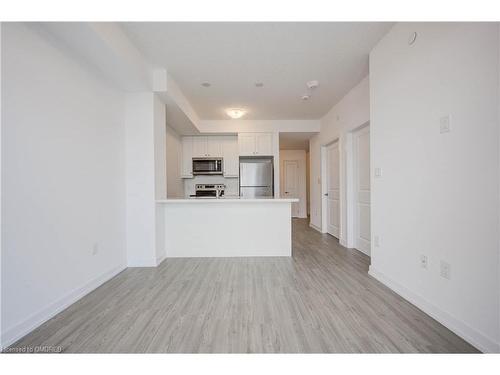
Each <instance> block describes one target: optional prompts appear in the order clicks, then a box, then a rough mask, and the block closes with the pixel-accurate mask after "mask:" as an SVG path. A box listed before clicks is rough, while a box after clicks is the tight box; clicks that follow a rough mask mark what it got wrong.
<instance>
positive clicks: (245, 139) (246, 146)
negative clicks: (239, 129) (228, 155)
mask: <svg viewBox="0 0 500 375" xmlns="http://www.w3.org/2000/svg"><path fill="white" fill-rule="evenodd" d="M238 147H239V151H240V155H241V156H253V155H255V135H254V134H253V133H240V134H238Z"/></svg>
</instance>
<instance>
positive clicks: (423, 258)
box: [420, 254, 427, 269]
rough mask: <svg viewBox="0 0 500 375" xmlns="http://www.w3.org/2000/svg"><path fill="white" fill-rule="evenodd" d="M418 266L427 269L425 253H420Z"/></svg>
mask: <svg viewBox="0 0 500 375" xmlns="http://www.w3.org/2000/svg"><path fill="white" fill-rule="evenodd" d="M420 267H422V268H424V269H427V256H426V255H423V254H422V255H420Z"/></svg>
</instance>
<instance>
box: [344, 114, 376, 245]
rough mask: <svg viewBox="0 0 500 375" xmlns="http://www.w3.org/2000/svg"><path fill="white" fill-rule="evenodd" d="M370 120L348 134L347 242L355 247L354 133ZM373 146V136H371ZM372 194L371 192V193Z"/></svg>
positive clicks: (367, 124)
mask: <svg viewBox="0 0 500 375" xmlns="http://www.w3.org/2000/svg"><path fill="white" fill-rule="evenodd" d="M369 126H370V121H367V122H365V123H364V124H362V125H360V126H358V127H356V128H354V129H352V130H351V131H349V133H347V136H346V153H345V154H346V184H345V188H346V214H347V220H346V239H345V240H346V241H345V242H346V244H345V246H346V247H348V248H350V249H353V248H354V246H355V245H356V238H355V236H356V211H355V210H356V183H357V182H356V178H357V177H356V173H355V172H356V171H355V168H356V155H355V154H354V151H355V150H354V133H356V132H358V131H359V130H361V129H363V128H366V127H369ZM370 146H371V137H370ZM371 153H372V152H371V147H370V176H371ZM370 194H371V193H370Z"/></svg>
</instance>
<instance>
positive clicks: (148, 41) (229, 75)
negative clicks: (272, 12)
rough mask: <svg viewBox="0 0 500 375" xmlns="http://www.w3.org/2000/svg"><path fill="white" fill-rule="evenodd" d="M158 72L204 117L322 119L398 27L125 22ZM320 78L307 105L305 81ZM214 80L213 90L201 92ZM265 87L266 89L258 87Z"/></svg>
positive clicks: (338, 23)
mask: <svg viewBox="0 0 500 375" xmlns="http://www.w3.org/2000/svg"><path fill="white" fill-rule="evenodd" d="M122 26H123V28H124V30H125V32H126V33H127V34H128V35H129V36H130V38H131V40H132V41H133V42H134V43H135V44H136V46H137V47H138V48H139V50H140V51H141V52H142V53H143V54H144V55H145V57H146V58H147V59H149V60H150V62H151V63H152V64H153V65H155V66H157V67H164V68H166V69H167V70H168V72H169V74H170V75H171V76H172V77H173V78H174V79H175V80H176V81H177V83H178V85H179V86H180V88H181V90H182V91H183V92H184V94H185V95H186V97H187V98H188V100H189V101H190V103H191V105H192V106H193V107H194V109H195V111H196V112H197V114H198V116H199V117H200V118H201V119H204V120H218V119H228V117H227V115H226V114H225V112H224V110H225V109H226V108H228V107H243V108H245V109H247V110H248V114H247V115H246V116H245V119H253V120H257V119H259V120H262V119H265V120H273V119H317V118H320V117H322V116H323V115H324V114H325V113H326V112H328V110H329V109H330V108H331V107H332V106H333V105H334V104H336V103H337V102H338V101H339V100H340V99H341V98H342V97H343V96H344V95H345V94H346V93H347V92H348V91H349V90H350V89H351V88H352V87H354V86H355V85H356V84H357V83H358V82H359V81H360V80H361V79H362V78H363V77H364V76H365V75H366V74H368V55H369V52H370V50H371V49H372V47H373V46H374V45H375V44H376V43H377V41H378V40H380V38H381V37H382V36H383V35H384V34H385V33H386V32H387V31H388V30H389V29H390V27H391V26H392V24H391V23H381V22H364V23H363V22H344V23H342V22H326V23H307V22H303V23H203V22H196V23H181V22H173V23H169V22H161V23H155V22H137V23H123V24H122ZM313 79H314V80H318V81H319V82H320V87H319V88H318V89H316V90H315V91H314V93H313V95H312V97H311V99H310V100H308V101H302V100H301V96H302V95H303V94H304V93H306V89H307V88H306V82H307V81H309V80H313ZM203 82H210V83H211V87H209V88H205V87H202V86H201V83H203ZM256 82H263V83H264V87H261V88H257V87H255V83H256Z"/></svg>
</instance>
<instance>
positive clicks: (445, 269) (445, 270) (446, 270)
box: [440, 260, 451, 280]
mask: <svg viewBox="0 0 500 375" xmlns="http://www.w3.org/2000/svg"><path fill="white" fill-rule="evenodd" d="M440 274H441V277H444V278H445V279H448V280H450V278H451V266H450V264H449V263H447V262H445V261H444V260H442V261H441V271H440Z"/></svg>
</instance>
